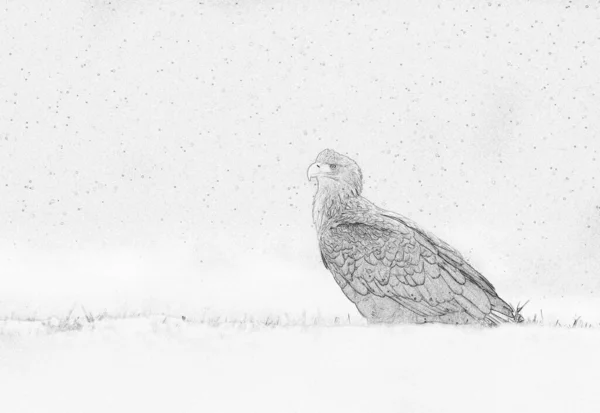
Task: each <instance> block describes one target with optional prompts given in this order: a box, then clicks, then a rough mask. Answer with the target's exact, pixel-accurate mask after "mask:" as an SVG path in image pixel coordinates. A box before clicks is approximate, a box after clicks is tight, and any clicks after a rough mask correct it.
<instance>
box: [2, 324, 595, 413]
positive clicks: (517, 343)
mask: <svg viewBox="0 0 600 413" xmlns="http://www.w3.org/2000/svg"><path fill="white" fill-rule="evenodd" d="M0 331H2V333H1V334H0V383H1V388H2V411H5V412H44V411H60V412H81V411H85V412H107V411H112V412H136V411H143V412H164V411H176V412H199V411H202V412H204V411H207V412H234V411H245V412H311V413H313V412H338V411H339V412H399V411H406V412H440V413H443V412H454V411H456V412H482V411H485V412H538V411H539V412H566V411H573V412H597V411H598V410H597V409H598V406H599V405H600V393H598V391H597V387H598V383H599V382H600V358H599V357H598V354H597V349H598V347H599V346H600V330H599V329H589V328H558V327H556V328H553V327H541V326H537V325H533V326H525V327H521V326H518V327H517V326H511V327H504V328H497V329H490V330H480V329H471V328H448V327H442V326H426V327H416V326H397V327H379V326H377V327H374V326H368V327H367V326H364V325H338V326H332V325H312V324H311V323H307V324H302V323H296V324H294V323H290V324H288V325H265V324H263V323H256V324H255V323H250V322H240V323H216V324H211V323H201V322H197V321H185V322H184V321H182V320H180V319H177V318H168V317H158V316H154V317H146V316H145V317H140V318H127V319H118V320H113V319H105V320H102V321H99V322H94V323H91V324H86V325H84V326H82V327H81V329H80V330H77V331H65V332H52V331H53V328H52V327H42V326H40V325H39V324H36V323H31V322H29V323H27V322H21V323H14V322H3V323H0Z"/></svg>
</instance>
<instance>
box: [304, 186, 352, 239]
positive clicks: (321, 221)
mask: <svg viewBox="0 0 600 413" xmlns="http://www.w3.org/2000/svg"><path fill="white" fill-rule="evenodd" d="M357 195H358V194H356V193H355V192H354V191H352V190H351V189H350V188H345V187H341V186H339V185H336V184H335V182H333V183H331V182H329V181H325V182H322V181H320V182H319V187H318V189H317V192H316V193H315V197H314V200H313V222H314V224H315V227H316V228H317V232H318V233H319V235H320V234H321V233H322V232H323V231H324V230H325V229H326V228H327V226H328V224H329V223H330V222H331V221H333V220H335V218H336V216H338V215H339V214H340V213H341V211H342V210H343V209H344V208H345V206H346V204H347V202H348V200H349V199H350V198H352V197H354V196H357Z"/></svg>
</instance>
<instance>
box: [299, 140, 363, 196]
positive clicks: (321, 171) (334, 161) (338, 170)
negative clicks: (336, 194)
mask: <svg viewBox="0 0 600 413" xmlns="http://www.w3.org/2000/svg"><path fill="white" fill-rule="evenodd" d="M307 175H308V179H309V180H311V179H313V178H314V179H316V180H317V181H318V183H319V186H321V185H323V186H335V187H337V188H338V189H340V190H343V191H348V190H349V191H350V192H351V193H352V194H354V195H357V196H358V195H360V193H361V192H362V172H361V170H360V168H359V167H358V165H357V164H356V162H354V161H353V160H352V159H350V158H348V157H347V156H344V155H342V154H340V153H337V152H336V151H334V150H332V149H325V150H323V151H322V152H321V153H319V155H317V159H316V160H315V162H314V163H313V164H312V165H310V166H309V167H308V171H307Z"/></svg>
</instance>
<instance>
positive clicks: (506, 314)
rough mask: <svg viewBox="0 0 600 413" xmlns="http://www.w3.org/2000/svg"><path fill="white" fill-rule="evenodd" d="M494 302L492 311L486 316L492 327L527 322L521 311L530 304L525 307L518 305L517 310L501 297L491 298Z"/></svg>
mask: <svg viewBox="0 0 600 413" xmlns="http://www.w3.org/2000/svg"><path fill="white" fill-rule="evenodd" d="M490 301H491V302H492V311H491V312H490V314H488V315H487V316H486V321H487V322H488V323H490V325H499V324H505V323H522V322H523V321H525V319H524V318H523V316H522V315H521V310H523V307H525V305H526V304H527V303H528V302H529V301H527V302H526V303H525V304H523V305H519V304H518V305H517V309H516V310H515V309H514V308H513V307H512V306H511V305H510V304H508V303H507V302H506V301H504V300H502V299H501V298H500V297H490Z"/></svg>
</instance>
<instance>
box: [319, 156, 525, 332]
mask: <svg viewBox="0 0 600 413" xmlns="http://www.w3.org/2000/svg"><path fill="white" fill-rule="evenodd" d="M313 178H314V179H316V180H317V181H318V189H317V191H316V193H315V197H314V201H313V220H314V224H315V226H316V229H317V235H318V239H319V247H320V249H321V257H322V259H323V263H324V264H325V267H326V268H327V269H328V270H329V271H331V273H332V274H333V277H334V278H335V280H336V282H337V283H338V285H339V286H340V288H341V289H342V291H343V292H344V294H345V295H346V297H348V299H350V301H352V302H353V303H354V304H355V305H356V307H357V309H358V311H359V312H360V313H361V314H362V315H363V316H364V317H365V318H366V319H367V320H368V321H369V322H370V323H427V322H436V323H451V324H480V325H496V324H500V323H504V322H519V321H522V317H521V316H520V315H519V314H518V311H517V312H515V310H514V309H513V307H512V306H510V305H509V304H508V303H507V302H505V301H504V300H502V299H501V298H500V297H498V294H497V293H496V290H495V289H494V286H493V285H492V284H491V283H490V282H489V281H488V280H487V279H486V278H485V277H484V276H483V275H481V274H480V273H479V272H478V271H477V270H475V269H474V268H473V267H472V266H471V265H470V264H469V263H468V262H466V261H465V259H464V258H463V257H462V256H461V254H460V253H459V252H457V251H456V250H455V249H454V248H452V247H451V246H450V245H448V244H447V243H445V242H444V241H442V240H440V239H439V238H437V237H436V236H435V235H433V234H430V233H428V232H427V231H425V230H423V229H422V228H420V227H419V226H418V225H417V224H415V223H414V222H412V221H411V220H410V219H408V218H406V217H404V216H402V215H399V214H396V213H394V212H390V211H386V210H384V209H382V208H379V207H377V206H376V205H374V204H373V203H372V202H370V201H369V200H367V199H365V198H363V197H362V196H361V192H362V173H361V170H360V168H359V167H358V165H357V164H356V162H354V161H353V160H352V159H350V158H348V157H347V156H344V155H341V154H339V153H337V152H335V151H333V150H330V149H326V150H324V151H322V152H321V153H320V154H319V155H318V156H317V159H316V162H315V163H313V164H312V165H310V167H309V168H308V179H313Z"/></svg>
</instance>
